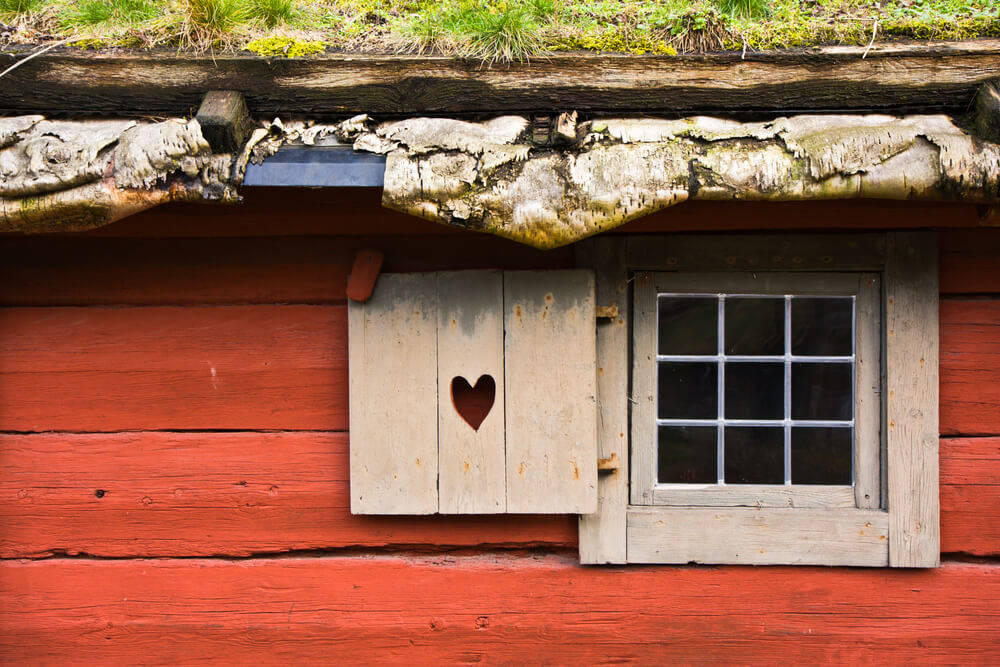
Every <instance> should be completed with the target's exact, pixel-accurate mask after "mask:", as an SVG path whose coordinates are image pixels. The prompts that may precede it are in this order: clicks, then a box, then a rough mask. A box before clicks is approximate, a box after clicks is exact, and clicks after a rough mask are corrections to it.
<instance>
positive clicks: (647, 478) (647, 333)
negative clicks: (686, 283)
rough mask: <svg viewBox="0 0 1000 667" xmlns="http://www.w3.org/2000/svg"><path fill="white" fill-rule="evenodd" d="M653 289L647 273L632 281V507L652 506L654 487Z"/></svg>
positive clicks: (655, 460)
mask: <svg viewBox="0 0 1000 667" xmlns="http://www.w3.org/2000/svg"><path fill="white" fill-rule="evenodd" d="M657 340H658V338H657V332H656V285H655V284H654V283H653V274H652V273H649V272H647V271H643V272H639V273H636V274H634V277H633V280H632V383H631V394H630V395H629V403H630V405H629V415H630V418H631V422H630V423H631V431H632V439H631V445H630V449H631V454H630V458H629V461H630V467H631V474H630V479H631V482H632V483H631V486H630V487H629V501H630V502H631V503H632V504H633V505H652V504H653V488H654V487H655V486H656V471H657V452H656V438H657V429H656V391H657V389H656V345H657V342H656V341H657Z"/></svg>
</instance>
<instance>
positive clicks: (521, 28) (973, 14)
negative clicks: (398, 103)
mask: <svg viewBox="0 0 1000 667" xmlns="http://www.w3.org/2000/svg"><path fill="white" fill-rule="evenodd" d="M982 37H1000V2H998V0H883V1H881V2H879V1H877V0H695V1H689V0H660V1H658V2H651V1H647V2H639V1H634V0H631V1H630V0H625V1H611V0H590V1H581V0H499V1H498V0H395V1H394V0H0V45H2V44H3V43H7V44H24V43H34V42H44V41H51V40H69V41H70V43H72V44H75V45H76V46H79V47H84V48H140V49H141V48H148V47H152V46H157V45H171V46H176V47H180V48H182V49H193V50H208V49H213V50H243V49H247V48H249V49H250V50H252V51H254V52H256V53H259V54H260V55H267V56H276V55H277V56H287V57H295V56H307V55H309V54H311V53H316V52H318V51H320V50H323V49H334V50H345V51H354V52H381V53H384V52H393V51H408V52H440V53H450V54H456V55H461V56H466V57H470V58H476V59H482V60H485V61H491V62H492V61H512V60H524V59H529V58H531V57H534V56H539V55H541V54H543V53H545V52H546V51H557V50H588V51H606V52H625V53H636V54H639V53H660V54H673V53H678V52H699V51H719V50H735V49H739V50H742V49H748V50H762V49H777V48H787V47H803V46H818V45H828V44H859V45H865V44H868V43H869V42H871V41H873V40H874V41H875V42H885V41H890V40H896V39H924V40H946V41H958V40H963V39H973V38H982Z"/></svg>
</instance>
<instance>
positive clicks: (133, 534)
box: [0, 432, 1000, 558]
mask: <svg viewBox="0 0 1000 667" xmlns="http://www.w3.org/2000/svg"><path fill="white" fill-rule="evenodd" d="M40 461H43V462H44V465H40V464H39V462H40ZM194 462H196V464H195V463H194ZM348 465H349V463H348V436H347V434H346V433H295V432H289V433H111V434H92V435H88V434H74V433H61V434H48V433H46V434H34V435H0V500H2V502H0V557H2V558H29V557H37V556H46V555H51V554H54V553H68V554H91V555H94V556H103V557H119V558H121V557H170V556H210V555H220V556H249V555H252V554H255V553H280V552H287V551H293V550H299V549H337V548H354V547H358V548H361V547H367V548H371V547H378V548H381V547H387V546H396V547H400V548H402V547H404V546H411V547H413V548H420V549H425V548H426V549H446V548H451V547H468V546H489V545H493V546H500V547H504V548H509V547H514V548H516V547H541V548H546V549H564V548H574V549H575V548H576V528H575V527H574V526H575V524H576V519H575V518H573V517H567V516H552V517H548V516H526V515H518V516H512V517H504V516H493V517H489V516H481V517H440V516H439V517H407V518H399V517H362V516H352V515H351V514H350V513H349V507H350V494H349V471H348ZM600 479H601V480H602V481H603V480H604V479H606V477H602V478H600ZM998 485H1000V438H995V437H993V438H957V439H948V438H946V439H943V440H942V441H941V549H942V551H943V552H946V553H956V552H963V553H969V554H974V555H979V556H990V555H994V556H995V555H1000V522H997V521H996V520H995V518H996V517H997V516H1000V493H998V492H997V491H998V490H1000V486H998ZM98 491H102V492H103V494H102V495H101V496H100V497H98V495H97V492H98ZM593 516H600V514H597V515H593ZM621 526H622V530H623V531H624V521H622V523H621ZM582 530H583V528H582V527H581V531H582ZM620 545H621V546H622V547H624V538H622V539H621V541H620ZM580 546H581V549H583V547H584V540H583V539H581V542H580ZM583 553H585V552H584V551H581V554H583Z"/></svg>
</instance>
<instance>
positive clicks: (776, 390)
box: [726, 361, 785, 419]
mask: <svg viewBox="0 0 1000 667" xmlns="http://www.w3.org/2000/svg"><path fill="white" fill-rule="evenodd" d="M784 416H785V366H784V364H782V363H781V362H739V361H734V362H728V363H727V364H726V419H783V418H784Z"/></svg>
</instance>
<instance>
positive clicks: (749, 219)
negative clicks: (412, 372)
mask: <svg viewBox="0 0 1000 667" xmlns="http://www.w3.org/2000/svg"><path fill="white" fill-rule="evenodd" d="M244 190H245V191H244V192H243V193H241V196H242V197H243V200H244V202H243V204H242V205H240V206H211V205H206V204H183V203H176V204H168V205H166V206H161V207H157V208H154V209H151V210H149V211H146V212H144V213H141V214H138V215H135V216H132V217H130V218H126V219H124V220H122V221H120V222H116V223H114V224H111V225H108V226H106V227H100V228H98V229H93V230H90V231H87V232H82V233H76V234H72V235H68V237H69V238H74V239H80V238H91V237H96V238H204V237H226V238H235V237H239V238H244V237H261V236H264V237H269V236H329V235H336V236H369V237H370V236H385V235H411V236H412V235H421V236H433V237H435V238H436V239H440V237H445V236H458V237H461V238H464V239H474V238H477V237H479V236H480V235H478V234H476V233H475V232H471V231H464V230H459V229H456V228H454V227H450V226H448V225H441V224H438V223H435V222H430V221H428V220H423V219H420V218H415V217H413V216H410V215H406V214H403V213H398V212H395V211H390V210H388V209H384V208H382V207H381V191H380V190H379V189H378V188H244ZM330 211H336V212H337V215H336V216H331V215H330ZM289 212H291V213H293V214H294V215H293V216H290V215H289ZM925 227H942V228H979V229H982V227H983V222H982V221H981V220H980V218H979V211H978V209H977V207H976V206H973V205H964V204H956V203H954V202H947V203H935V202H922V203H919V204H915V203H912V202H904V201H889V200H833V201H806V202H753V203H752V204H749V203H748V202H704V201H689V202H686V203H684V204H681V205H678V206H670V207H668V208H666V209H664V210H662V211H659V212H657V213H654V214H652V215H650V216H648V217H645V218H641V219H639V220H636V221H634V222H630V223H628V224H627V225H623V226H622V227H619V228H617V229H616V230H615V232H616V233H649V232H652V233H658V232H659V233H662V232H702V231H723V230H726V231H735V230H760V231H763V230H776V229H796V230H824V229H825V230H860V229H865V228H867V229H883V228H885V229H900V228H905V229H914V228H925ZM57 236H59V237H63V238H66V237H67V235H65V234H59V235H57ZM484 236H485V235H484ZM0 238H2V237H0ZM46 238H49V237H46ZM487 238H492V235H490V236H487ZM494 240H496V239H494ZM506 243H507V244H508V245H509V246H511V247H515V248H516V247H519V244H517V243H514V242H512V241H507V242H506ZM567 250H568V249H567ZM567 250H564V251H563V252H566V251H567ZM536 252H538V251H536ZM548 252H550V253H551V254H555V253H556V252H559V251H548ZM454 259H455V261H461V258H460V257H457V256H456V257H455V258H454ZM458 268H473V267H458Z"/></svg>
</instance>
